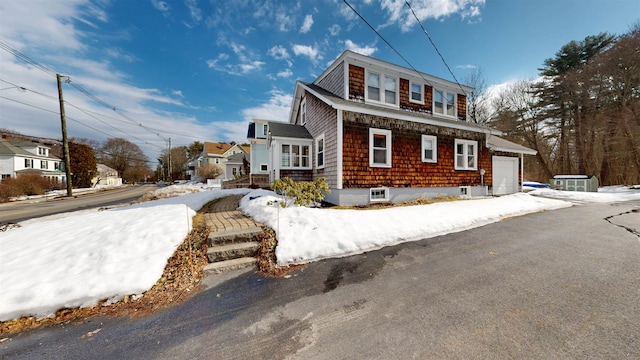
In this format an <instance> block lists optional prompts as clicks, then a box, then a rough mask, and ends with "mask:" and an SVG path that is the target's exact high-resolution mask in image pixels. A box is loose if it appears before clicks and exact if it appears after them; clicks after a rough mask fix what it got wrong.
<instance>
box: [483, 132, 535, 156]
mask: <svg viewBox="0 0 640 360" xmlns="http://www.w3.org/2000/svg"><path fill="white" fill-rule="evenodd" d="M487 147H488V148H489V149H491V150H495V151H505V152H512V153H517V154H526V155H535V154H537V153H538V152H537V151H536V150H533V149H529V148H528V147H526V146H522V145H520V144H516V143H514V142H511V141H509V140H505V139H503V138H500V137H497V136H495V135H489V136H487Z"/></svg>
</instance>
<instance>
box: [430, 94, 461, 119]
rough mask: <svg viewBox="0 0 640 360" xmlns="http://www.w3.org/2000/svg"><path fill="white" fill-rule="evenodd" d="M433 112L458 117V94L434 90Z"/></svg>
mask: <svg viewBox="0 0 640 360" xmlns="http://www.w3.org/2000/svg"><path fill="white" fill-rule="evenodd" d="M433 112H434V113H436V114H443V115H447V116H456V94H454V93H450V92H446V91H443V90H437V89H434V90H433Z"/></svg>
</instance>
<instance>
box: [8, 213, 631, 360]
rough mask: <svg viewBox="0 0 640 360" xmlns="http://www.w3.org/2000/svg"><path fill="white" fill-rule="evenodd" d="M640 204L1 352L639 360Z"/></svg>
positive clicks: (198, 300) (67, 330) (481, 236)
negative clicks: (639, 210) (638, 231)
mask: <svg viewBox="0 0 640 360" xmlns="http://www.w3.org/2000/svg"><path fill="white" fill-rule="evenodd" d="M636 209H640V202H637V201H636V202H627V203H621V204H581V205H578V206H574V207H572V208H567V209H562V210H556V211H549V212H542V213H536V214H531V215H527V216H523V217H517V218H511V219H507V220H504V221H502V222H499V223H496V224H492V225H488V226H484V227H482V228H478V229H473V230H469V231H464V232H460V233H456V234H450V235H446V236H440V237H437V238H433V239H425V240H421V241H417V242H413V243H407V244H402V245H399V246H394V247H389V248H385V249H382V250H379V251H374V252H370V253H367V254H363V255H358V256H352V257H348V258H343V259H331V260H327V261H321V262H318V263H313V264H310V265H308V266H307V267H305V268H304V269H302V270H298V271H295V272H292V273H291V274H290V275H291V276H290V277H288V278H278V279H269V278H264V277H261V276H260V275H258V274H255V273H253V272H236V273H232V274H226V275H223V276H212V277H209V278H208V279H207V283H208V288H207V289H206V290H204V291H203V292H201V293H199V294H198V295H196V296H195V297H193V298H192V299H190V300H189V301H187V302H185V303H184V304H181V305H180V306H177V307H175V308H172V309H168V310H166V311H164V312H162V313H159V314H156V315H154V316H150V317H147V318H144V319H138V320H134V321H131V320H129V319H93V320H91V321H88V322H85V323H83V324H81V325H70V324H69V325H66V326H58V327H54V328H50V329H43V330H37V331H32V332H28V333H25V334H21V335H19V336H14V337H12V338H11V340H9V341H5V342H4V343H2V344H0V358H2V356H3V355H8V356H9V358H10V359H13V358H34V359H35V358H48V359H57V358H109V359H117V358H138V359H145V358H146V359H189V358H191V359H196V358H198V359H202V358H211V359H281V358H293V359H394V358H396V359H407V358H416V359H567V358H580V359H589V358H593V359H604V358H611V359H614V358H615V359H638V358H640V237H639V236H638V235H637V233H634V232H633V229H635V230H638V229H637V228H638V226H640V213H639V212H636V211H634V210H636ZM92 332H93V334H92V335H91V336H87V334H89V333H92Z"/></svg>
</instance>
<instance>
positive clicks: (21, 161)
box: [0, 137, 66, 183]
mask: <svg viewBox="0 0 640 360" xmlns="http://www.w3.org/2000/svg"><path fill="white" fill-rule="evenodd" d="M50 151H51V147H49V146H47V145H44V144H41V143H39V142H34V141H24V140H11V139H9V138H6V137H3V138H2V139H0V176H1V179H2V180H4V179H6V178H16V177H17V176H18V175H20V174H23V173H35V174H38V175H41V176H43V177H45V178H49V179H51V180H53V181H56V182H61V183H64V182H65V181H66V175H65V172H64V166H63V162H62V160H61V159H60V158H58V157H55V156H53V155H51V153H50Z"/></svg>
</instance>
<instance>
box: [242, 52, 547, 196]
mask: <svg viewBox="0 0 640 360" xmlns="http://www.w3.org/2000/svg"><path fill="white" fill-rule="evenodd" d="M472 90H473V89H472V88H470V87H467V86H463V85H459V84H458V83H455V82H451V81H447V80H443V79H440V78H437V77H434V76H431V75H428V74H426V73H422V72H417V71H415V70H413V69H408V68H405V67H402V66H398V65H394V64H391V63H388V62H385V61H382V60H378V59H375V58H372V57H368V56H364V55H360V54H357V53H354V52H351V51H345V52H343V53H342V54H341V55H340V56H339V57H338V58H337V59H336V60H335V61H334V62H333V63H332V64H331V65H329V67H328V68H327V69H326V70H325V71H324V72H322V73H321V74H320V76H318V77H317V78H316V80H315V81H313V82H312V83H307V82H302V81H297V82H296V85H295V90H294V96H293V103H292V107H291V111H290V113H289V119H288V122H276V121H266V120H254V121H253V122H252V123H251V124H250V125H249V131H248V141H249V142H250V144H251V157H252V160H254V159H256V160H258V159H259V160H258V161H259V162H254V161H252V167H251V171H252V173H253V172H256V173H264V171H265V170H266V171H267V172H268V174H269V181H271V182H273V181H274V180H275V179H279V178H282V177H285V176H286V177H292V178H294V179H296V180H312V179H316V178H318V177H325V178H326V179H327V182H328V184H329V186H330V188H331V194H328V195H327V196H326V197H325V200H326V201H328V202H330V203H333V204H339V205H355V204H367V203H372V202H380V201H396V202H398V201H408V200H412V199H415V198H418V197H434V196H437V195H463V196H470V195H474V196H475V195H489V194H493V195H500V194H509V193H514V192H518V191H520V189H521V180H522V178H523V176H522V174H523V158H524V156H523V155H525V154H535V153H536V152H535V151H534V150H532V149H529V148H526V147H524V146H520V145H518V144H514V143H512V142H510V141H507V140H505V139H502V138H499V137H498V136H499V135H501V133H500V132H499V131H497V130H494V129H490V128H488V127H486V126H482V125H479V124H475V123H472V122H469V121H468V118H467V94H468V93H470V92H471V91H472ZM264 159H267V162H266V163H264V162H263V161H264ZM257 166H259V168H257Z"/></svg>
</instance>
